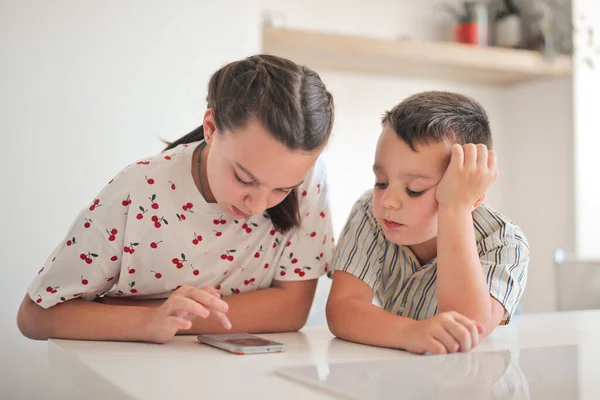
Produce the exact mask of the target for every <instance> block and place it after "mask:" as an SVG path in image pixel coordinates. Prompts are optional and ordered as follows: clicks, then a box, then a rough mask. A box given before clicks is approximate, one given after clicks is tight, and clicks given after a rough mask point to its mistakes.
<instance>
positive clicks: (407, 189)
mask: <svg viewBox="0 0 600 400" xmlns="http://www.w3.org/2000/svg"><path fill="white" fill-rule="evenodd" d="M423 193H425V191H424V190H422V191H420V192H415V191H413V190H410V189H409V188H406V194H408V195H409V196H410V197H418V196H420V195H422V194H423Z"/></svg>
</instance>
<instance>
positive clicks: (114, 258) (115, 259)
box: [110, 256, 118, 261]
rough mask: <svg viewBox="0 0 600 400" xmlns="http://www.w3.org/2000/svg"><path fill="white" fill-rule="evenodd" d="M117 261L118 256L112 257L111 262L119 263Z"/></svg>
mask: <svg viewBox="0 0 600 400" xmlns="http://www.w3.org/2000/svg"><path fill="white" fill-rule="evenodd" d="M117 259H118V258H117V256H112V257H111V258H110V261H117Z"/></svg>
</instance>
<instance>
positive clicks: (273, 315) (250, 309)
mask: <svg viewBox="0 0 600 400" xmlns="http://www.w3.org/2000/svg"><path fill="white" fill-rule="evenodd" d="M316 288H317V279H312V280H308V281H277V280H274V281H273V286H272V287H270V288H268V289H264V290H257V291H253V292H247V293H241V294H236V295H232V296H226V297H223V298H222V299H223V300H225V301H226V302H227V303H228V304H229V311H228V312H227V316H228V317H229V320H230V321H231V326H232V328H231V330H226V329H225V328H224V327H223V326H222V325H221V324H220V322H219V318H218V317H217V316H215V315H210V316H209V317H208V318H206V319H203V318H197V319H195V320H194V321H193V322H192V326H191V328H190V329H187V330H182V331H180V332H179V333H181V334H200V333H225V332H248V333H267V332H292V331H297V330H299V329H300V328H302V327H303V326H304V324H305V323H306V320H307V318H308V314H309V312H310V308H311V306H312V302H313V299H314V295H315V290H316ZM99 301H101V302H102V303H106V304H107V305H108V304H110V305H112V306H113V307H114V306H117V307H118V306H125V308H139V307H141V308H148V307H159V306H160V305H161V304H163V303H164V302H165V300H136V299H125V298H120V297H119V298H117V297H103V298H102V299H100V300H99Z"/></svg>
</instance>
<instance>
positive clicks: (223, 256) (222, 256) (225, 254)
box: [221, 249, 235, 261]
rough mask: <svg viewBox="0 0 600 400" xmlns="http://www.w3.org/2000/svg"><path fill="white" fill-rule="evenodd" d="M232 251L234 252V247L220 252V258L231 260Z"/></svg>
mask: <svg viewBox="0 0 600 400" xmlns="http://www.w3.org/2000/svg"><path fill="white" fill-rule="evenodd" d="M233 253H235V249H231V250H226V251H225V253H223V254H221V260H227V261H233V259H234V257H233V255H232V254H233Z"/></svg>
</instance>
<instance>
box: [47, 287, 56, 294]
mask: <svg viewBox="0 0 600 400" xmlns="http://www.w3.org/2000/svg"><path fill="white" fill-rule="evenodd" d="M53 290H54V289H53V288H52V287H51V286H48V287H47V288H46V292H48V293H50V292H51V291H53Z"/></svg>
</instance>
